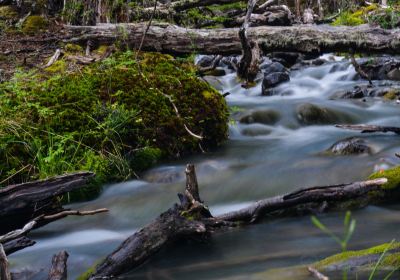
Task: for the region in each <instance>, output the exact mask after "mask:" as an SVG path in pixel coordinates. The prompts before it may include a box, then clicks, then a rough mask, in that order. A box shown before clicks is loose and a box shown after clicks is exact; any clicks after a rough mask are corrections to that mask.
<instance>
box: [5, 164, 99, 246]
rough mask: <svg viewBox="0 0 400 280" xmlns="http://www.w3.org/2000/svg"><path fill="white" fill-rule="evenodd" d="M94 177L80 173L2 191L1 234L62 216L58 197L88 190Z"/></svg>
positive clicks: (9, 187)
mask: <svg viewBox="0 0 400 280" xmlns="http://www.w3.org/2000/svg"><path fill="white" fill-rule="evenodd" d="M93 176H94V174H93V173H91V172H80V173H75V174H69V175H63V176H58V177H54V178H50V179H47V180H41V181H35V182H30V183H23V184H18V185H11V186H8V187H5V188H2V189H0V234H5V233H7V232H10V231H12V230H15V229H19V228H22V227H24V226H25V225H26V224H28V223H29V222H31V223H36V221H32V220H33V219H35V218H37V217H40V216H43V215H53V214H56V213H59V212H63V211H64V209H63V208H62V205H61V202H60V201H59V199H58V197H59V196H61V195H63V194H65V193H67V192H70V191H73V190H76V189H79V188H81V187H83V186H85V185H86V184H87V182H88V180H89V179H90V178H92V177H93ZM41 222H42V225H43V224H45V222H46V221H44V220H43V221H41ZM33 226H35V225H33ZM0 242H1V241H0Z"/></svg>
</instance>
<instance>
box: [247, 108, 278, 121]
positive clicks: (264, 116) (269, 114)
mask: <svg viewBox="0 0 400 280" xmlns="http://www.w3.org/2000/svg"><path fill="white" fill-rule="evenodd" d="M279 119H280V114H279V113H278V112H277V111H274V110H268V109H267V110H257V111H253V112H250V113H246V114H244V115H243V116H242V117H241V118H240V119H239V122H240V123H243V124H251V123H261V124H266V125H273V124H275V123H276V122H278V121H279Z"/></svg>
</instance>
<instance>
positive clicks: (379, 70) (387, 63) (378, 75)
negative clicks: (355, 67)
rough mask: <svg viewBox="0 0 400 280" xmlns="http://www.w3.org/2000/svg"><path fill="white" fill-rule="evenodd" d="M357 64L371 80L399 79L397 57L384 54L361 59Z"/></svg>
mask: <svg viewBox="0 0 400 280" xmlns="http://www.w3.org/2000/svg"><path fill="white" fill-rule="evenodd" d="M359 64H360V67H361V69H362V70H363V71H364V72H365V73H366V74H367V75H368V76H369V77H370V78H371V79H372V80H396V81H400V70H399V69H400V59H398V58H394V57H388V56H384V57H376V58H373V59H362V60H361V61H360V62H359Z"/></svg>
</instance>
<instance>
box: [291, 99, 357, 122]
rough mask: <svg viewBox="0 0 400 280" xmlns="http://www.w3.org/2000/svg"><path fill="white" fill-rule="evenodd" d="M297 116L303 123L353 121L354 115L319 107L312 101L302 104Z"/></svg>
mask: <svg viewBox="0 0 400 280" xmlns="http://www.w3.org/2000/svg"><path fill="white" fill-rule="evenodd" d="M296 117H297V119H298V121H299V122H300V123H301V124H303V125H315V124H338V123H353V122H354V120H353V118H352V116H350V115H349V114H347V113H344V112H340V111H337V110H333V109H329V108H324V107H319V106H317V105H314V104H311V103H305V104H301V105H299V106H298V107H297V109H296Z"/></svg>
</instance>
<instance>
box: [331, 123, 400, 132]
mask: <svg viewBox="0 0 400 280" xmlns="http://www.w3.org/2000/svg"><path fill="white" fill-rule="evenodd" d="M335 127H337V128H343V129H350V130H359V131H361V133H376V132H383V133H387V132H394V133H396V134H400V127H394V126H379V125H368V124H356V125H350V124H338V125H335Z"/></svg>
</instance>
